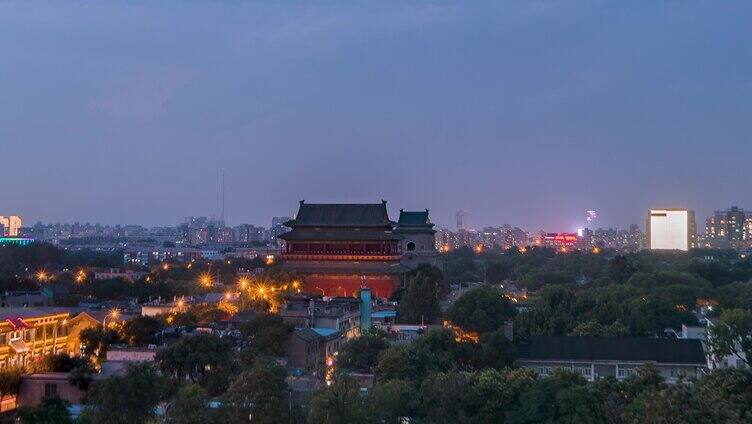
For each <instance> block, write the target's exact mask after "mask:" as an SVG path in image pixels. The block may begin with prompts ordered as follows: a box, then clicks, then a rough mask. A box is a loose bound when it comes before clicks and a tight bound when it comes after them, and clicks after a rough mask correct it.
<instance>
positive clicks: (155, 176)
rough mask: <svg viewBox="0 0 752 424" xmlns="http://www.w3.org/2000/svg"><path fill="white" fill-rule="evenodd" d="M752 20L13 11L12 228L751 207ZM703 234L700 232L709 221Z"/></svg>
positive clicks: (4, 42) (481, 220) (177, 4)
mask: <svg viewBox="0 0 752 424" xmlns="http://www.w3.org/2000/svg"><path fill="white" fill-rule="evenodd" d="M750 22H752V2H750V1H748V0H745V1H729V2H717V1H629V2H626V1H618V2H617V1H614V2H603V1H593V2H590V1H517V2H503V1H489V2H486V1H472V2H443V1H442V2H417V1H415V2H413V1H408V2H383V1H374V2H361V1H342V2H318V1H314V2H245V1H224V2H222V1H169V2H168V1H157V2H153V1H132V2H95V1H87V2H84V1H75V2H67V1H53V2H48V3H45V2H27V1H6V2H2V3H0V157H1V158H2V166H1V167H0V181H2V185H1V186H0V215H9V214H20V215H21V216H22V217H23V218H24V221H25V222H24V224H25V225H31V224H33V223H34V222H36V221H37V220H42V221H44V222H73V221H80V222H87V221H88V222H101V223H107V224H118V223H119V224H142V225H175V224H177V223H178V222H180V221H181V220H182V219H183V217H184V216H188V215H206V216H212V215H214V216H219V213H220V196H219V186H220V184H219V181H220V173H221V170H223V169H224V170H225V172H226V175H227V186H226V188H227V191H226V193H227V195H226V209H227V213H226V218H227V221H228V223H230V224H233V225H235V224H239V223H252V224H258V225H264V226H269V225H270V221H271V217H272V216H274V215H290V214H292V213H293V212H294V211H295V210H296V208H297V202H298V200H300V199H305V200H306V201H308V202H378V201H380V200H381V199H386V200H388V201H389V205H390V210H391V212H392V213H393V214H395V215H394V216H393V217H394V218H396V212H397V211H398V210H399V208H405V209H424V208H429V209H430V210H431V214H432V218H433V220H434V222H436V223H438V224H439V225H441V226H447V227H450V228H453V227H454V213H455V211H456V210H458V209H465V210H467V211H468V217H467V222H468V224H469V225H470V226H475V227H482V226H484V225H501V224H504V223H509V224H512V225H517V226H520V227H523V228H526V229H528V230H538V229H541V228H544V229H547V230H549V231H556V230H561V231H571V230H574V229H576V228H577V227H578V226H583V224H584V217H585V211H586V210H588V209H595V210H597V211H598V215H599V220H598V222H597V223H596V226H606V227H607V226H618V227H626V226H628V225H629V224H631V223H637V224H640V226H641V227H642V226H644V217H645V215H646V211H647V209H648V208H649V207H665V206H670V207H689V208H691V209H695V210H696V211H697V219H698V224H701V223H702V222H703V221H704V219H705V217H707V215H708V214H709V213H711V212H712V210H714V209H721V208H726V207H728V206H731V205H732V204H738V205H739V206H740V207H745V208H748V209H749V208H752V184H750V181H751V180H750V178H751V174H750V169H752V168H751V167H750V164H752V24H750ZM698 227H703V225H698Z"/></svg>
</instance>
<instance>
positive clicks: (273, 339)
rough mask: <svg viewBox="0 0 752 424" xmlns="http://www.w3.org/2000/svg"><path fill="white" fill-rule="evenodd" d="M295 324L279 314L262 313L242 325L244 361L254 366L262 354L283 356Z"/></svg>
mask: <svg viewBox="0 0 752 424" xmlns="http://www.w3.org/2000/svg"><path fill="white" fill-rule="evenodd" d="M292 331H293V326H292V325H290V324H288V323H286V322H284V321H283V320H282V317H280V316H279V315H277V314H267V313H264V314H260V315H257V316H256V317H254V318H253V319H251V320H250V321H249V322H247V323H245V324H243V325H242V326H241V327H240V332H241V335H242V337H243V355H242V359H243V362H244V363H245V364H246V365H248V366H253V364H254V363H255V361H256V359H257V358H258V357H260V356H281V355H284V354H285V344H286V342H287V339H288V337H289V335H290V333H292Z"/></svg>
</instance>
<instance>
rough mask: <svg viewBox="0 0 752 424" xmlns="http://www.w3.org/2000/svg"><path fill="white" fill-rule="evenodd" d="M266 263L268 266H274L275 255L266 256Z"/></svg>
mask: <svg viewBox="0 0 752 424" xmlns="http://www.w3.org/2000/svg"><path fill="white" fill-rule="evenodd" d="M264 262H265V263H266V264H267V265H273V264H274V255H266V260H265V261H264Z"/></svg>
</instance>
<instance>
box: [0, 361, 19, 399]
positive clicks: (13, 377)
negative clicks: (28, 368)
mask: <svg viewBox="0 0 752 424" xmlns="http://www.w3.org/2000/svg"><path fill="white" fill-rule="evenodd" d="M22 375H23V373H22V370H21V368H19V367H9V368H3V369H0V399H2V398H3V397H5V396H15V395H17V394H18V389H19V388H20V387H21V376H22Z"/></svg>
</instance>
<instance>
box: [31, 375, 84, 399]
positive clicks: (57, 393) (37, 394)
mask: <svg viewBox="0 0 752 424" xmlns="http://www.w3.org/2000/svg"><path fill="white" fill-rule="evenodd" d="M46 397H59V398H60V399H62V400H64V401H66V402H68V403H70V404H71V405H81V404H82V403H83V398H84V391H83V390H81V389H79V388H78V387H76V385H74V384H71V383H70V374H69V373H67V372H50V373H43V374H30V375H25V376H23V378H22V379H21V386H20V387H19V390H18V396H16V406H17V407H19V408H20V407H36V406H39V404H40V403H42V400H44V398H46Z"/></svg>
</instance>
